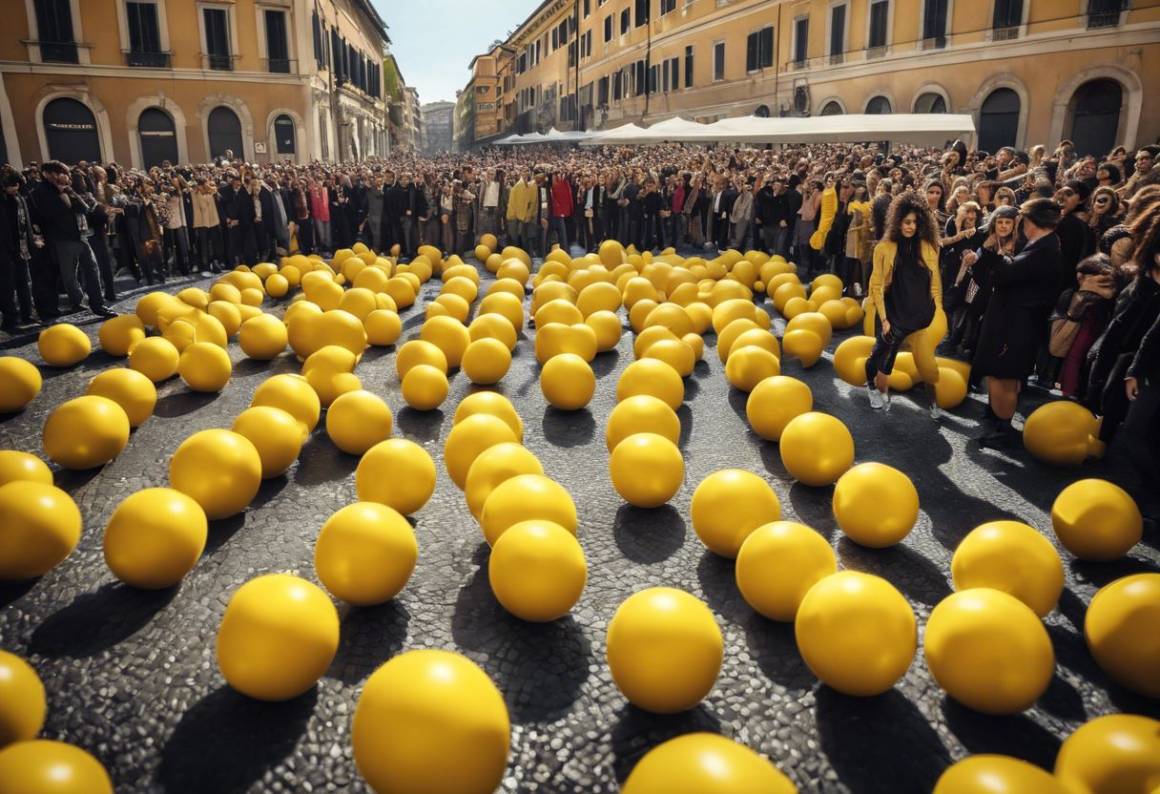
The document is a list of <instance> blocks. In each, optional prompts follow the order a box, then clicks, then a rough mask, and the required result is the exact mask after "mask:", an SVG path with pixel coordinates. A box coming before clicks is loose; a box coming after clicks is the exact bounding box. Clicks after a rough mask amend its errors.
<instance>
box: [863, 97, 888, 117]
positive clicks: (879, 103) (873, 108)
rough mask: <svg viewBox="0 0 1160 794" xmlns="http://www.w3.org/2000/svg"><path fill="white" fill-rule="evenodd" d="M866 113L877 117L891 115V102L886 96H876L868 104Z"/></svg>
mask: <svg viewBox="0 0 1160 794" xmlns="http://www.w3.org/2000/svg"><path fill="white" fill-rule="evenodd" d="M866 112H867V113H869V114H871V115H875V116H880V115H882V114H885V113H890V112H892V111H891V110H890V100H889V99H887V98H886V97H884V96H876V97H874V98H873V99H871V100H870V101H869V102H868V103H867V105H866Z"/></svg>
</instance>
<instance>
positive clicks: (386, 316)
mask: <svg viewBox="0 0 1160 794" xmlns="http://www.w3.org/2000/svg"><path fill="white" fill-rule="evenodd" d="M364 325H365V326H366V329H367V342H369V343H370V344H372V345H374V346H375V347H386V346H388V345H393V344H395V342H396V341H398V339H399V334H401V333H402V332H403V321H402V320H400V319H399V315H398V313H397V312H393V311H391V310H390V309H375V310H374V311H373V312H371V313H370V314H368V315H367V318H366V320H365V321H364Z"/></svg>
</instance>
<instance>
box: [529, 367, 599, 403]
mask: <svg viewBox="0 0 1160 794" xmlns="http://www.w3.org/2000/svg"><path fill="white" fill-rule="evenodd" d="M540 389H541V390H542V391H543V392H544V398H545V399H546V400H547V401H548V403H549V404H550V405H551V406H552V407H553V408H558V409H560V410H561V411H578V410H580V409H581V408H583V407H584V406H586V405H587V404H588V403H589V402H591V400H592V395H593V394H594V393H595V392H596V374H595V373H594V372H593V371H592V367H590V366H589V365H588V362H587V361H585V360H584V359H583V358H581V357H580V356H578V355H576V354H575V353H560V354H558V355H555V356H552V358H550V359H548V362H547V363H546V364H544V369H543V371H542V372H541V373H540Z"/></svg>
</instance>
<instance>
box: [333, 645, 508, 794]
mask: <svg viewBox="0 0 1160 794" xmlns="http://www.w3.org/2000/svg"><path fill="white" fill-rule="evenodd" d="M510 735H511V722H510V720H509V718H508V712H507V706H506V705H505V704H504V700H503V695H501V694H500V692H499V690H498V689H496V687H495V684H493V683H492V681H491V679H490V678H488V677H487V674H486V673H484V672H483V670H481V669H479V667H478V666H476V665H475V663H474V662H472V661H471V660H469V659H468V658H466V657H465V656H461V655H459V654H457V653H452V652H450V651H438V650H416V651H407V652H405V653H401V654H399V655H398V656H396V657H395V658H393V659H391V660H390V661H389V662H387V663H386V664H384V665H383V666H382V667H380V668H379V669H378V670H376V671H375V672H374V673H373V674H372V675H371V677H370V678H368V679H367V682H366V684H365V686H363V691H362V694H361V695H360V696H359V700H358V706H357V707H356V708H355V712H354V723H353V725H352V727H351V741H352V742H353V744H354V760H355V764H356V765H357V766H358V770H359V772H361V773H362V776H363V777H365V778H366V780H367V783H369V784H370V786H371V788H372V789H374V791H376V792H377V794H413V793H414V792H419V791H430V792H458V793H459V794H491V792H492V791H494V790H495V789H496V788H497V787H498V786H499V784H500V781H501V779H502V778H503V773H504V769H505V768H506V767H507V757H508V747H509V742H510ZM450 759H454V762H451V761H450Z"/></svg>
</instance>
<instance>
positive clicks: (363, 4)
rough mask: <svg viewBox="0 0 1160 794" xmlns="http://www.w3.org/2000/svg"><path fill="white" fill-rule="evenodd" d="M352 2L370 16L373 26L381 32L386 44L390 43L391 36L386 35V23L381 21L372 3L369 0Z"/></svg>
mask: <svg viewBox="0 0 1160 794" xmlns="http://www.w3.org/2000/svg"><path fill="white" fill-rule="evenodd" d="M354 4H355V5H357V6H358V7H359V8H361V9H362V10H363V13H365V14H366V15H367V16H369V17H370V18H371V21H372V22H374V23H375V27H376V28H377V29H378V31H379V33H381V34H383V38H384V39H385V40H386V42H387V44H390V43H391V37H390V36H388V35H387V23H386V22H384V21H383V18H382V17H381V16H379V12H378V11H377V10H376V9H375V7H374V4H373V3H371V1H370V0H354Z"/></svg>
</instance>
